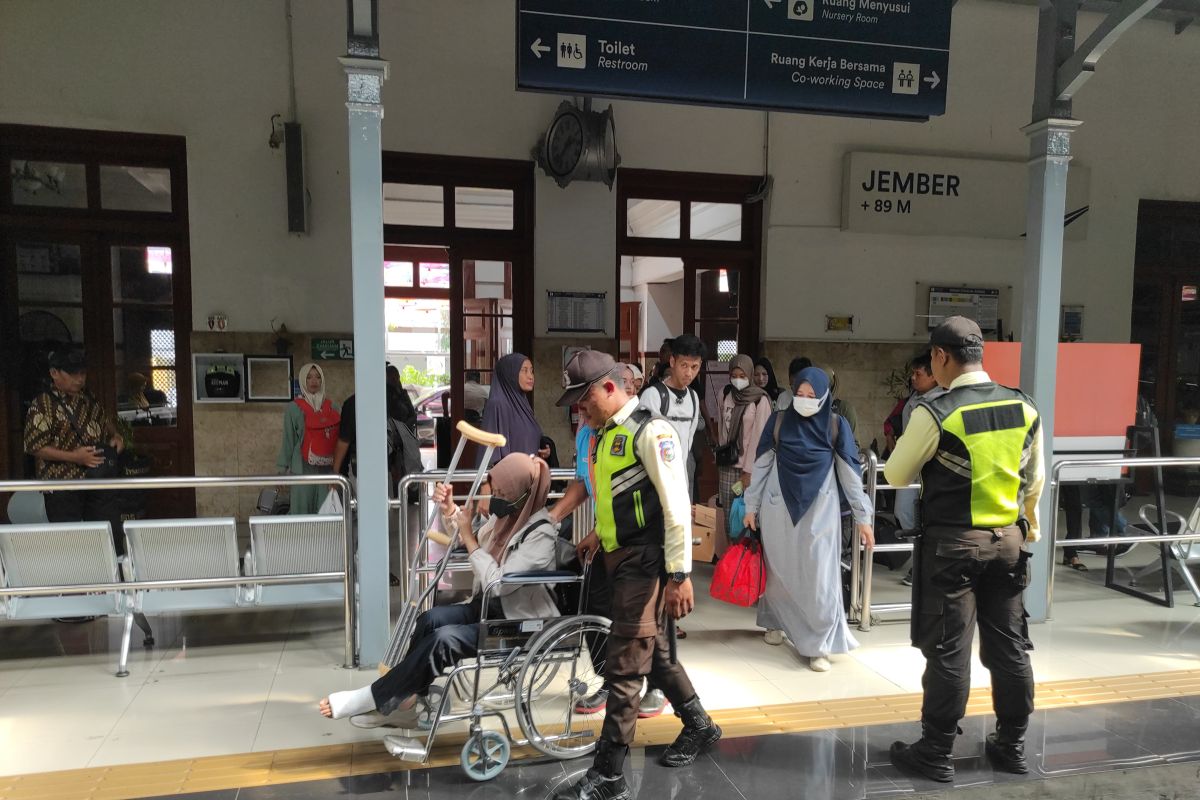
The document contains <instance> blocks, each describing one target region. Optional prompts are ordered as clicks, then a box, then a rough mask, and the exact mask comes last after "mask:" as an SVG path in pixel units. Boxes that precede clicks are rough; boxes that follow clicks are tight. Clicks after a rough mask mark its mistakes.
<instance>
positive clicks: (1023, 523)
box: [864, 519, 1033, 645]
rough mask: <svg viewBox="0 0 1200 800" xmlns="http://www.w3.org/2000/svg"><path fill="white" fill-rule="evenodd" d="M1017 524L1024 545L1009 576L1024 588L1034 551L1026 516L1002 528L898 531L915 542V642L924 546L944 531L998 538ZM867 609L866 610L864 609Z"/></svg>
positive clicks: (935, 527) (939, 527) (940, 527)
mask: <svg viewBox="0 0 1200 800" xmlns="http://www.w3.org/2000/svg"><path fill="white" fill-rule="evenodd" d="M1012 528H1016V529H1017V531H1019V532H1020V534H1021V549H1020V553H1019V554H1018V556H1017V563H1016V564H1015V565H1013V568H1012V569H1011V570H1010V571H1009V573H1008V574H1009V576H1010V577H1011V580H1012V581H1013V584H1014V585H1015V586H1017V587H1019V588H1021V589H1024V588H1026V587H1027V586H1029V559H1030V558H1032V556H1033V554H1032V553H1031V552H1030V551H1029V550H1027V549H1025V546H1024V545H1025V542H1027V541H1028V540H1029V522H1028V520H1025V519H1018V520H1017V522H1016V524H1015V525H1010V526H1006V527H1003V528H961V527H955V526H946V525H932V526H920V527H917V528H911V529H906V530H900V531H896V538H897V539H900V540H902V541H910V542H912V545H913V562H912V589H913V595H912V614H911V616H910V620H909V622H910V632H911V636H912V640H913V642H914V645H915V643H916V642H917V641H918V640H919V639H920V632H921V627H920V626H921V623H922V620H921V616H922V603H921V601H922V596H923V593H924V591H925V590H926V588H927V587H926V586H925V575H924V574H923V572H924V563H925V548H926V547H927V546H932V547H937V545H938V542H939V540H940V539H942V538H943V537H942V536H941V535H940V534H941V533H942V532H946V533H950V534H954V533H963V532H965V531H973V530H976V531H991V533H992V537H993V541H997V540H999V539H1000V538H1001V537H1002V536H1004V535H1005V534H1006V533H1007V532H1009V531H1010V529H1012ZM865 611H866V610H864V612H865Z"/></svg>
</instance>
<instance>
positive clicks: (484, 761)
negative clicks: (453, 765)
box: [460, 731, 512, 781]
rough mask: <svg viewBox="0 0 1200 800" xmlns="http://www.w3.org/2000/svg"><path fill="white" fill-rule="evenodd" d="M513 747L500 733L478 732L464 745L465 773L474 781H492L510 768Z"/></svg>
mask: <svg viewBox="0 0 1200 800" xmlns="http://www.w3.org/2000/svg"><path fill="white" fill-rule="evenodd" d="M511 756H512V747H511V746H510V745H509V743H508V739H506V738H505V737H504V735H503V734H501V733H500V732H498V731H477V732H475V733H473V734H471V737H470V738H469V739H467V741H466V743H465V744H464V745H463V749H462V757H461V759H460V763H461V764H462V768H463V772H465V773H467V777H468V778H470V779H471V780H473V781H490V780H491V779H492V778H494V777H496V776H497V775H499V774H500V773H501V772H503V771H504V768H505V767H507V766H508V759H509V758H510V757H511Z"/></svg>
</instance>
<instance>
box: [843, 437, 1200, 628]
mask: <svg viewBox="0 0 1200 800" xmlns="http://www.w3.org/2000/svg"><path fill="white" fill-rule="evenodd" d="M1138 467H1159V468H1161V467H1195V468H1200V458H1168V457H1163V458H1104V459H1063V460H1061V461H1058V462H1057V463H1055V465H1054V467H1053V468H1052V469H1051V471H1050V487H1051V506H1050V507H1051V508H1052V509H1053V514H1052V516H1051V519H1050V524H1049V525H1044V526H1043V530H1044V531H1045V534H1044V535H1048V536H1049V537H1050V539H1051V547H1052V548H1053V549H1055V550H1058V549H1060V548H1065V547H1078V546H1080V545H1081V544H1082V543H1084V542H1086V546H1088V547H1095V546H1102V545H1106V544H1110V543H1111V544H1118V545H1119V544H1126V545H1128V544H1140V543H1148V544H1158V545H1168V544H1176V543H1180V542H1194V541H1200V531H1191V532H1188V533H1180V534H1172V535H1168V534H1146V535H1143V536H1104V537H1096V536H1093V537H1089V538H1087V539H1060V538H1059V536H1058V528H1059V514H1058V503H1059V492H1060V489H1061V486H1062V481H1061V480H1060V478H1059V476H1060V475H1061V473H1062V472H1063V470H1066V469H1088V468H1095V469H1106V468H1107V469H1112V468H1131V469H1136V468H1138ZM867 468H868V469H872V468H873V469H875V470H879V469H882V467H881V466H880V465H879V463H878V459H877V458H876V457H875V454H874V453H868V455H867ZM868 487H869V488H873V489H874V490H876V491H883V490H893V491H895V490H897V489H918V488H920V484H911V485H909V486H890V485H888V484H886V483H885V484H878V483H876V484H875V485H874V486H873V487H872V486H871V482H868ZM871 497H872V498H873V497H874V494H871ZM1158 524H1159V526H1160V527H1162V526H1163V525H1164V522H1163V521H1162V520H1159V522H1158ZM851 539H852V542H853V543H852V553H853V554H852V556H851V583H850V587H851V596H850V602H851V607H850V621H851V622H858V623H859V624H858V629H859V630H860V631H863V632H869V631H870V630H871V614H872V612H878V613H893V612H903V611H907V612H909V613H911V612H912V603H911V602H907V603H882V604H880V605H872V603H871V581H872V578H873V577H874V560H873V559H872V558H871V556H872V555H874V554H875V553H911V552H912V549H913V546H912V544H908V543H897V544H885V545H876V546H875V548H874V550H872V551H869V552H868V551H866V550H865V548H863V547H862V543H861V542H860V541H859V539H858V537H857V536H853V537H851ZM1055 561H1057V559H1055ZM859 575H861V582H860V579H859V577H858V576H859ZM1054 577H1055V576H1054V569H1053V567H1052V568H1051V569H1050V576H1049V581H1048V583H1047V586H1046V613H1047V615H1049V613H1050V610H1051V608H1052V607H1053V601H1054Z"/></svg>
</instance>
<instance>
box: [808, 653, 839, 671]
mask: <svg viewBox="0 0 1200 800" xmlns="http://www.w3.org/2000/svg"><path fill="white" fill-rule="evenodd" d="M808 668H809V669H811V670H812V671H813V672H829V670H830V669H832V668H833V664H831V663H829V659H828V658H827V657H826V656H817V657H815V658H810V659H809V660H808Z"/></svg>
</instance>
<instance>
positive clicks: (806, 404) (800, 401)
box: [792, 397, 821, 417]
mask: <svg viewBox="0 0 1200 800" xmlns="http://www.w3.org/2000/svg"><path fill="white" fill-rule="evenodd" d="M792 408H794V409H796V413H797V414H799V415H800V416H802V417H811V416H812V415H813V414H816V413H817V412H818V411H820V410H821V398H819V397H793V398H792Z"/></svg>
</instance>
